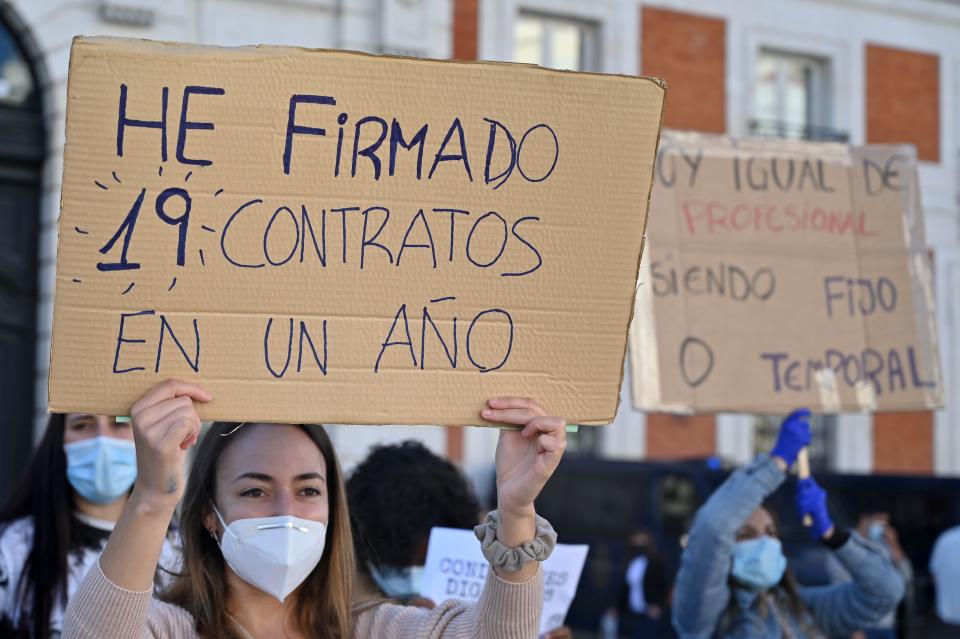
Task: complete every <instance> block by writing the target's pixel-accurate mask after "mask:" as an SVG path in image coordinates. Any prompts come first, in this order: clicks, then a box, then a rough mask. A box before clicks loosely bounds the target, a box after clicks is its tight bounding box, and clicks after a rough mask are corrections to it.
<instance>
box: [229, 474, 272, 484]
mask: <svg viewBox="0 0 960 639" xmlns="http://www.w3.org/2000/svg"><path fill="white" fill-rule="evenodd" d="M241 479H256V480H257V481H263V482H271V481H273V477H271V476H270V475H266V474H264V473H243V474H242V475H238V476H237V478H236V479H234V480H233V483H237V482H238V481H240V480H241Z"/></svg>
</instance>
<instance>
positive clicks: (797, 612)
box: [719, 503, 823, 637]
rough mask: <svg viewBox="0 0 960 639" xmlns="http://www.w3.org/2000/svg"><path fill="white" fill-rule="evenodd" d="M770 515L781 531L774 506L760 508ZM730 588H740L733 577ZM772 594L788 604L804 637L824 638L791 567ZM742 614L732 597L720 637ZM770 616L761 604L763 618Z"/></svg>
mask: <svg viewBox="0 0 960 639" xmlns="http://www.w3.org/2000/svg"><path fill="white" fill-rule="evenodd" d="M760 507H761V508H763V509H764V510H766V511H767V512H768V513H769V514H770V518H771V519H773V523H774V525H775V526H776V528H777V530H778V531H779V530H780V517H779V516H778V515H777V511H776V509H775V508H774V507H773V505H772V504H769V503H765V504H763V505H762V506H760ZM730 587H731V588H735V587H739V585H738V584H737V583H736V581H735V580H734V579H733V577H732V576H731V577H730ZM770 594H771V595H772V596H774V597H776V599H777V600H778V603H781V604H786V610H787V612H788V613H789V614H790V616H791V617H793V619H794V620H796V622H797V624H798V625H799V626H800V627H801V628H802V629H803V631H804V636H807V637H822V636H823V634H822V633H821V632H820V630H819V629H818V628H817V626H816V622H815V621H814V620H813V615H812V614H810V610H809V609H808V608H807V605H806V604H805V603H803V599H801V598H800V584H799V583H798V582H797V578H796V577H795V576H794V574H793V571H792V570H791V569H790V566H789V565H788V566H787V569H786V570H785V571H784V572H783V577H782V578H781V579H780V583H778V584H777V585H776V586H774V588H773V589H772V590H771V591H770ZM739 613H740V606H739V604H738V603H737V599H736V597H730V602H729V603H728V604H727V609H726V611H725V612H724V614H723V616H722V617H721V622H720V628H721V633H719V634H720V636H723V634H722V633H724V632H728V631H729V630H731V629H732V627H733V623H734V620H735V619H736V617H737V616H738V614H739ZM769 614H770V609H769V607H768V606H767V605H766V603H765V602H763V603H761V608H760V615H761V617H763V618H766V617H767V615H769Z"/></svg>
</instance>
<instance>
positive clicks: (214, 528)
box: [201, 503, 220, 539]
mask: <svg viewBox="0 0 960 639" xmlns="http://www.w3.org/2000/svg"><path fill="white" fill-rule="evenodd" d="M201 521H202V522H203V527H204V528H206V529H207V533H208V534H210V535H212V536H213V537H214V538H215V539H219V538H220V535H219V534H217V533H218V531H219V530H220V522H219V521H217V516H216V514H215V513H214V512H213V507H212V506H211V505H210V504H209V503H208V504H207V505H206V506H204V507H203V517H202V518H201Z"/></svg>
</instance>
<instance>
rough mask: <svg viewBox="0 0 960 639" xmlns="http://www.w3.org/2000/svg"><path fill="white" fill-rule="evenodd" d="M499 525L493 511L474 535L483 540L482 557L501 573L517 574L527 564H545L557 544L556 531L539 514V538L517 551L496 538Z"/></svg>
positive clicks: (481, 545)
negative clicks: (537, 562) (538, 562)
mask: <svg viewBox="0 0 960 639" xmlns="http://www.w3.org/2000/svg"><path fill="white" fill-rule="evenodd" d="M499 523H500V518H499V515H498V513H497V511H496V510H494V511H491V512H490V513H488V514H487V516H486V517H485V518H484V520H483V523H481V524H480V525H479V526H477V527H476V528H474V529H473V532H474V534H475V535H476V536H477V539H479V540H480V549H481V550H482V551H483V556H484V557H486V559H487V561H488V562H490V565H491V566H493V567H494V568H496V569H497V570H500V571H502V572H517V571H518V570H520V569H521V568H523V566H524V564H526V563H528V562H531V561H545V560H546V559H547V557H549V556H550V553H552V552H553V549H554V548H555V547H556V545H557V533H556V531H555V530H554V529H553V526H551V525H550V522H549V521H547V520H546V519H544V518H543V517H541V516H540V515H537V533H536V536H535V537H534V538H533V539H531V540H530V541H525V542H523V543H522V544H520V545H519V546H518V547H516V548H508V547H507V546H505V545H504V544H503V543H501V542H500V541H499V540H498V539H497V526H498V524H499Z"/></svg>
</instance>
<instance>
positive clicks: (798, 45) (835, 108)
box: [727, 26, 864, 141]
mask: <svg viewBox="0 0 960 639" xmlns="http://www.w3.org/2000/svg"><path fill="white" fill-rule="evenodd" d="M728 37H729V38H731V39H733V38H735V37H736V34H735V33H730V34H729V35H728ZM742 42H743V45H742V46H743V49H742V50H741V54H742V57H741V64H740V65H739V68H740V77H741V78H743V81H742V83H741V84H740V87H742V89H743V90H741V91H739V92H736V91H729V90H728V92H727V95H728V98H727V99H728V105H727V106H728V107H731V111H730V113H731V114H733V113H739V114H740V117H738V118H734V119H733V121H731V122H728V124H729V125H730V126H729V131H730V134H731V135H733V136H741V137H746V136H749V135H750V122H751V121H752V120H753V119H754V110H753V96H754V93H755V92H756V89H757V65H758V63H759V58H760V55H761V53H762V52H764V51H772V52H776V53H782V54H785V55H797V56H801V57H806V58H813V59H817V60H822V61H823V63H824V67H825V71H826V77H825V78H823V82H822V83H821V86H824V87H826V90H827V92H828V93H829V96H828V97H827V98H826V99H822V98H821V99H820V100H818V101H817V104H818V109H822V110H823V112H822V113H820V114H819V115H825V116H826V117H825V118H820V119H819V120H817V121H816V125H817V126H824V127H827V128H831V129H835V130H837V131H843V132H845V133H847V135H848V136H849V138H850V140H851V141H853V140H856V139H862V137H863V133H862V131H861V130H854V129H853V125H854V123H855V122H858V119H857V118H855V117H854V113H855V109H856V108H860V109H861V110H862V107H863V98H862V96H861V93H862V90H863V88H864V83H863V80H862V78H861V77H859V76H857V77H856V78H855V75H856V74H854V73H853V64H852V55H851V48H852V47H856V46H857V43H851V42H845V41H843V40H835V39H832V38H825V37H822V36H819V35H817V34H812V33H802V32H794V31H784V30H782V29H778V28H776V27H763V26H755V27H753V28H751V29H749V30H748V31H747V33H746V34H745V37H744V38H742ZM731 53H733V52H732V51H731ZM731 62H733V61H731ZM731 68H735V67H734V64H731ZM858 91H859V92H860V93H858ZM731 100H732V101H733V102H734V103H733V104H730V103H729V102H730V101H731Z"/></svg>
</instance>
